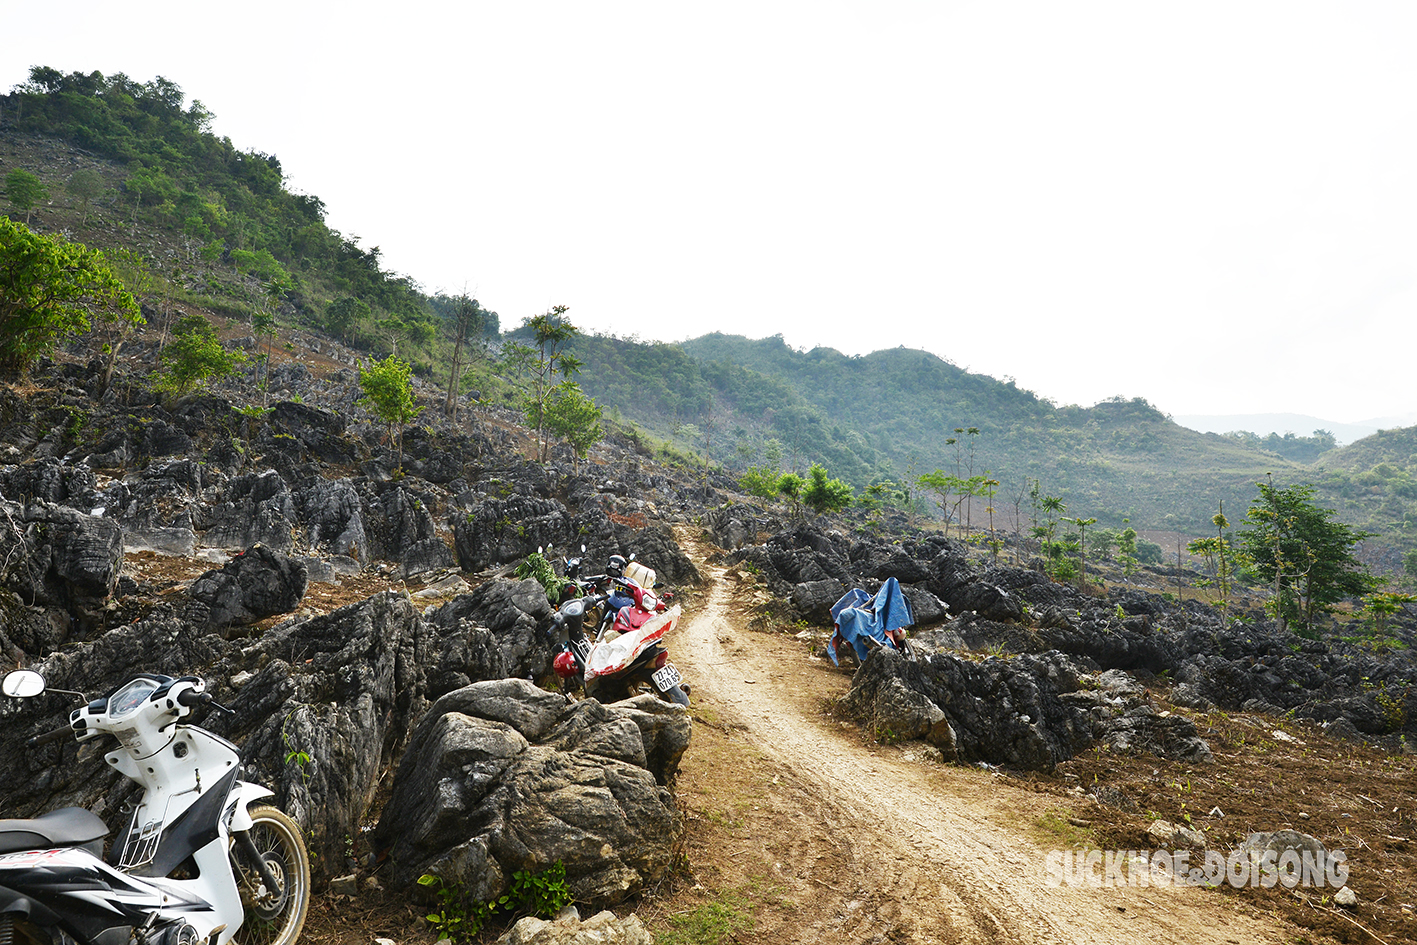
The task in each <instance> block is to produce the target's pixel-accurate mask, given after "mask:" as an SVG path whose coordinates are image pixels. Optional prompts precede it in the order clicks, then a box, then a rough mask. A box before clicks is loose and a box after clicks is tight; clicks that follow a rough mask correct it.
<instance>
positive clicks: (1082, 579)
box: [1069, 518, 1097, 589]
mask: <svg viewBox="0 0 1417 945" xmlns="http://www.w3.org/2000/svg"><path fill="white" fill-rule="evenodd" d="M1069 521H1071V522H1072V523H1073V524H1074V525H1076V526H1077V527H1078V588H1079V589H1081V588H1084V587H1087V526H1089V525H1093V524H1095V523H1096V522H1097V519H1095V518H1074V519H1069Z"/></svg>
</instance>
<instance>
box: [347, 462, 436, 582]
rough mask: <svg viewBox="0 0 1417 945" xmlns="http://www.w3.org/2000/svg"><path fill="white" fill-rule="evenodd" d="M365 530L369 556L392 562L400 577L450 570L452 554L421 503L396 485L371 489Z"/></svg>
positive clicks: (416, 497) (421, 500) (384, 485)
mask: <svg viewBox="0 0 1417 945" xmlns="http://www.w3.org/2000/svg"><path fill="white" fill-rule="evenodd" d="M365 530H366V531H367V532H368V534H369V553H370V554H371V555H373V556H374V557H375V558H382V559H385V560H387V561H395V562H398V564H399V572H400V574H401V575H402V576H403V577H412V576H414V575H417V574H426V573H427V572H429V571H439V570H442V569H444V568H450V567H452V566H453V564H454V561H453V553H452V550H451V549H449V548H448V545H447V543H446V542H445V541H443V536H442V535H440V534H438V527H437V525H436V524H435V523H434V521H433V515H432V513H431V512H430V511H429V509H428V506H427V504H426V503H425V502H424V501H423V499H421V498H419V497H418V496H416V495H414V494H413V493H412V492H410V491H409V490H408V489H406V488H404V487H403V486H401V485H397V484H387V483H386V484H382V485H379V486H376V487H375V490H374V492H373V494H372V495H371V496H369V499H368V503H367V508H366V515H365Z"/></svg>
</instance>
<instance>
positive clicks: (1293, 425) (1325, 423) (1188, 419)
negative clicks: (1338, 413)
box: [1171, 413, 1417, 446]
mask: <svg viewBox="0 0 1417 945" xmlns="http://www.w3.org/2000/svg"><path fill="white" fill-rule="evenodd" d="M1171 419H1172V420H1175V421H1176V422H1177V423H1179V424H1180V425H1181V426H1183V427H1188V428H1190V429H1192V430H1196V431H1198V432H1200V433H1234V432H1237V431H1241V430H1244V431H1247V432H1250V433H1256V434H1258V435H1260V436H1267V435H1268V434H1270V433H1278V434H1280V435H1283V434H1285V433H1293V434H1296V435H1298V436H1308V435H1310V434H1311V433H1313V432H1314V431H1315V430H1327V431H1328V432H1330V433H1332V434H1333V436H1334V439H1336V440H1337V441H1338V444H1339V445H1340V446H1346V445H1348V444H1349V443H1353V442H1355V441H1357V440H1361V439H1363V438H1364V437H1365V436H1372V435H1373V434H1374V433H1377V432H1378V431H1379V430H1392V429H1397V428H1400V427H1410V426H1417V413H1409V414H1406V415H1403V416H1389V417H1374V418H1373V419H1371V420H1360V421H1358V422H1356V423H1340V422H1338V421H1336V420H1324V419H1321V418H1319V417H1312V416H1309V415H1308V414H1301V413H1235V414H1176V415H1174V416H1172V418H1171Z"/></svg>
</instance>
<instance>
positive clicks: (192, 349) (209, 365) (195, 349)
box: [158, 313, 246, 396]
mask: <svg viewBox="0 0 1417 945" xmlns="http://www.w3.org/2000/svg"><path fill="white" fill-rule="evenodd" d="M160 358H161V361H162V364H163V373H162V374H161V375H160V376H159V377H158V386H159V387H160V388H161V389H163V390H166V391H168V392H169V393H172V394H176V395H178V396H180V395H182V394H186V393H189V392H191V391H193V390H195V389H196V388H198V387H203V386H206V385H207V384H210V383H211V382H212V381H217V380H221V379H222V378H225V377H230V376H231V375H232V374H235V373H236V370H237V368H239V367H240V366H241V365H243V364H245V363H246V355H244V354H242V353H241V352H240V351H227V350H226V349H225V348H223V347H222V346H221V339H219V338H217V335H216V329H215V328H213V327H212V323H211V322H209V321H207V319H206V317H205V316H203V315H199V314H195V313H194V314H191V315H185V316H183V317H182V319H181V320H180V321H178V323H177V326H176V327H175V328H174V329H173V334H172V341H170V342H169V343H168V345H167V347H166V348H163V349H162V355H161V356H160Z"/></svg>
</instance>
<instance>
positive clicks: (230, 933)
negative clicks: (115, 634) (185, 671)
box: [0, 670, 310, 945]
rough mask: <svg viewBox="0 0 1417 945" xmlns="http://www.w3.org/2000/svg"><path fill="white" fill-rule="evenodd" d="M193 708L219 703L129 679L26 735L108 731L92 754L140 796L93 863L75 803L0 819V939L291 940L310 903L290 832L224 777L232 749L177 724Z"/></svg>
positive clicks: (23, 676)
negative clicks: (124, 825) (106, 746)
mask: <svg viewBox="0 0 1417 945" xmlns="http://www.w3.org/2000/svg"><path fill="white" fill-rule="evenodd" d="M45 691H46V684H45V680H44V677H42V676H41V675H40V674H39V673H36V672H33V671H31V670H16V671H14V672H11V673H9V674H7V675H6V676H5V677H4V679H3V680H0V692H3V693H4V694H5V695H7V696H13V697H18V698H33V697H35V696H38V695H40V694H42V693H44V692H45ZM50 691H51V692H61V693H64V692H65V691H64V690H58V689H55V690H50ZM65 694H67V695H71V696H77V697H78V698H80V699H81V700H82V699H83V697H82V696H81V695H80V694H79V693H73V692H67V693H65ZM199 706H209V707H211V708H212V709H215V710H219V711H225V712H229V711H230V710H229V709H225V708H223V707H222V706H219V705H217V703H215V702H214V701H213V700H212V697H211V695H210V694H209V693H208V692H207V691H206V683H205V682H204V681H203V680H201V679H199V678H198V677H195V676H182V677H180V678H176V679H174V678H172V677H170V676H161V675H156V674H150V673H140V674H139V675H138V676H137V677H135V678H134V679H132V680H130V681H129V682H127V683H126V684H124V685H122V686H120V687H118V688H117V689H115V690H114V691H113V692H111V693H109V694H108V695H107V696H105V697H102V698H99V699H95V700H93V701H91V702H88V703H87V704H86V705H84V706H82V707H80V708H77V709H74V710H73V711H72V712H71V713H70V714H69V724H68V725H65V726H63V727H61V728H58V729H55V730H54V731H52V732H48V733H46V734H43V735H40V736H37V737H35V738H32V739H30V740H29V742H28V743H27V744H28V745H29V746H31V747H32V746H35V745H39V744H43V743H45V742H49V741H54V740H57V739H58V738H60V737H63V736H66V735H68V736H72V737H73V738H75V739H77V740H78V741H79V742H80V743H90V742H97V741H99V740H100V739H102V738H104V737H105V736H108V737H111V738H113V739H114V740H116V742H117V744H116V745H113V746H111V747H112V748H113V750H112V751H110V752H108V754H106V755H105V756H104V760H105V761H107V762H108V764H109V765H110V766H111V767H113V768H114V769H115V770H117V771H118V772H120V773H121V774H123V775H125V776H127V777H128V778H130V779H131V780H133V781H135V782H137V783H138V784H139V785H140V786H141V787H142V789H143V794H142V797H141V799H140V800H139V802H138V804H137V806H136V808H135V809H134V810H133V816H132V818H131V820H130V822H129V825H128V829H127V831H126V832H125V833H124V834H122V835H121V836H120V837H118V838H116V839H115V841H114V843H113V846H112V850H111V852H110V854H109V857H108V859H107V860H106V861H105V860H104V859H103V858H102V855H103V841H104V837H105V836H106V835H107V834H108V827H107V825H106V824H105V823H104V822H103V821H102V820H101V819H99V817H98V816H97V815H95V814H93V813H92V812H90V811H87V810H84V809H83V808H79V807H66V808H61V809H59V810H54V811H50V812H48V813H46V814H42V815H40V816H39V817H36V818H33V819H29V820H0V942H3V943H24V945H198V943H202V945H226V943H228V942H235V943H236V945H292V943H294V942H295V940H296V939H297V938H298V937H299V935H300V930H301V928H302V927H303V926H304V924H305V915H306V911H307V909H308V907H309V903H310V860H309V856H308V854H307V853H306V850H305V841H304V839H303V837H302V836H301V833H300V827H299V826H298V825H297V824H296V823H295V821H293V820H292V819H291V818H290V817H288V816H287V815H286V814H285V813H283V812H282V811H280V810H278V809H276V808H275V807H273V806H271V805H269V804H267V803H264V801H265V799H266V798H269V797H271V796H273V794H272V792H271V791H270V790H269V789H268V788H265V787H262V786H261V785H259V784H252V783H249V782H246V781H242V780H239V779H238V777H237V771H238V768H239V766H240V761H241V757H240V754H239V753H238V751H237V748H236V746H235V745H233V744H231V743H230V742H228V741H227V740H226V739H224V738H221V737H220V736H218V735H215V734H213V733H211V732H209V731H207V730H206V729H203V728H200V727H198V726H196V725H191V724H188V723H186V722H185V721H184V720H185V719H186V718H187V717H188V716H190V715H191V714H192V712H193V710H194V709H196V708H197V707H199Z"/></svg>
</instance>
